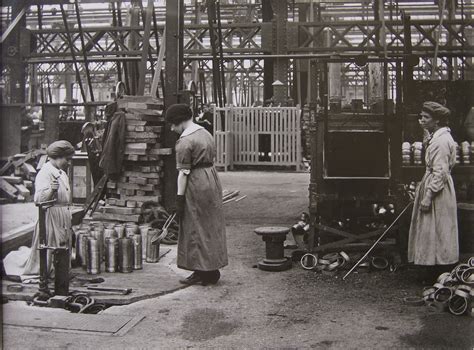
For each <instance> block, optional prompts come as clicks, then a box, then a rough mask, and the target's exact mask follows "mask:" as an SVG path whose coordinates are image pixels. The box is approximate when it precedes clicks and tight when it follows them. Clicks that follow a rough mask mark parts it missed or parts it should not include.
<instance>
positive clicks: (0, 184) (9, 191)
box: [0, 177, 18, 199]
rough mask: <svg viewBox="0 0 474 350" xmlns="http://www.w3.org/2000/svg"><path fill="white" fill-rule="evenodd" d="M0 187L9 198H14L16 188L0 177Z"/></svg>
mask: <svg viewBox="0 0 474 350" xmlns="http://www.w3.org/2000/svg"><path fill="white" fill-rule="evenodd" d="M0 189H1V190H2V191H3V193H4V194H5V195H6V196H8V197H9V198H11V199H16V194H17V193H18V190H17V189H16V188H15V187H13V186H12V185H10V184H9V183H8V182H7V181H6V180H4V179H3V178H1V177H0Z"/></svg>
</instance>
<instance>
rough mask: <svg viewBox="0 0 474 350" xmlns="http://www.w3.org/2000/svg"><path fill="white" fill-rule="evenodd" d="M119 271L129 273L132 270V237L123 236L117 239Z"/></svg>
mask: <svg viewBox="0 0 474 350" xmlns="http://www.w3.org/2000/svg"><path fill="white" fill-rule="evenodd" d="M118 266H119V271H120V272H123V273H130V272H132V271H133V243H132V239H131V238H128V237H125V238H121V239H120V240H119V264H118Z"/></svg>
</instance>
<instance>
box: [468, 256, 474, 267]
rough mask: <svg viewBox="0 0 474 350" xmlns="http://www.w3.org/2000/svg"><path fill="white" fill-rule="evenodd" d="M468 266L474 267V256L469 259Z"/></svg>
mask: <svg viewBox="0 0 474 350" xmlns="http://www.w3.org/2000/svg"><path fill="white" fill-rule="evenodd" d="M467 263H468V265H469V266H471V267H474V256H473V257H471V258H469V260H468V261H467Z"/></svg>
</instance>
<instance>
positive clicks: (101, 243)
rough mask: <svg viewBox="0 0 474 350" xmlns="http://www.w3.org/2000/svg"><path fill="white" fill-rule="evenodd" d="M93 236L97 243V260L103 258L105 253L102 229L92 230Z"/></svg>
mask: <svg viewBox="0 0 474 350" xmlns="http://www.w3.org/2000/svg"><path fill="white" fill-rule="evenodd" d="M93 237H94V238H95V239H96V240H97V243H98V244H99V253H100V256H99V259H100V260H99V261H102V260H104V255H105V249H104V247H105V243H104V230H100V229H99V230H96V231H94V235H93Z"/></svg>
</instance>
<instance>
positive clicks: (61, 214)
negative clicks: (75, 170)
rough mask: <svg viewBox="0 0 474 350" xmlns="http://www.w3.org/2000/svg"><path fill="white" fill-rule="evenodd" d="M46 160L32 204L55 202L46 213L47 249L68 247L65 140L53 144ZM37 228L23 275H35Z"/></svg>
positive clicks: (68, 155) (68, 148) (68, 149)
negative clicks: (53, 200)
mask: <svg viewBox="0 0 474 350" xmlns="http://www.w3.org/2000/svg"><path fill="white" fill-rule="evenodd" d="M46 152H47V154H48V157H49V161H48V162H47V163H45V164H44V165H43V167H42V168H41V170H40V171H39V172H38V175H36V179H35V198H34V199H35V203H41V202H45V201H49V200H52V199H56V202H55V203H54V206H52V207H51V208H49V209H48V210H47V212H46V234H47V243H48V246H50V247H69V248H71V236H72V230H71V218H72V216H71V210H70V208H69V207H70V205H71V190H70V188H69V178H68V176H67V173H66V171H67V168H68V166H69V163H70V162H71V159H72V157H73V155H74V147H73V146H72V145H71V144H70V143H69V142H68V141H56V142H53V143H52V144H50V145H49V146H48V148H47V150H46ZM38 247H39V227H38V224H36V227H35V232H34V234H33V243H32V245H31V254H30V257H29V259H28V261H27V262H26V265H25V271H24V274H25V275H39V271H40V268H39V250H38ZM48 271H50V272H51V271H52V253H51V251H50V250H48Z"/></svg>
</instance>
